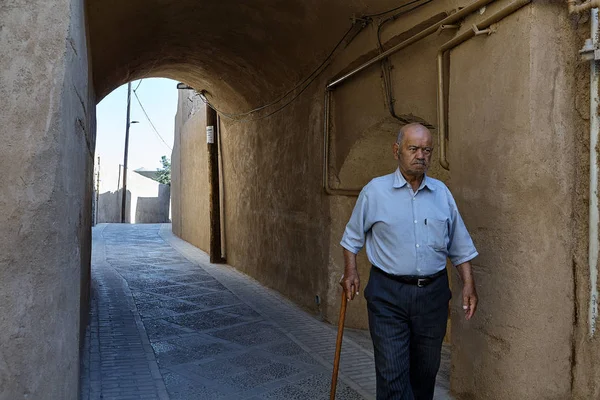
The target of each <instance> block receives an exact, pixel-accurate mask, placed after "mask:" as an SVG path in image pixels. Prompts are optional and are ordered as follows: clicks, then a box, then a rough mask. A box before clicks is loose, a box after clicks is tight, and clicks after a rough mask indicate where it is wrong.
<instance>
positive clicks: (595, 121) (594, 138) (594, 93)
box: [588, 8, 600, 337]
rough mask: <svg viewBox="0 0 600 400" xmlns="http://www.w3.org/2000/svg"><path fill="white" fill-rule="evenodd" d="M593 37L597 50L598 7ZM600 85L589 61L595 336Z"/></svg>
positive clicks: (592, 316)
mask: <svg viewBox="0 0 600 400" xmlns="http://www.w3.org/2000/svg"><path fill="white" fill-rule="evenodd" d="M590 19H591V22H590V25H591V35H592V44H593V48H594V49H596V48H598V44H599V41H600V40H599V37H598V36H599V34H600V32H599V31H598V8H592V9H591V15H590ZM599 84H600V68H599V66H598V61H596V60H595V59H594V58H593V59H592V60H591V61H590V209H589V223H588V226H589V250H588V264H589V270H590V304H589V316H588V323H589V330H590V332H589V334H590V337H593V336H594V334H595V333H596V319H597V317H598V250H599V247H600V243H599V238H598V224H599V223H600V215H599V213H598V131H599V130H600V116H599V115H598V106H600V99H599V98H598V89H599Z"/></svg>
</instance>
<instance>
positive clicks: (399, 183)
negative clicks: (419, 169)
mask: <svg viewBox="0 0 600 400" xmlns="http://www.w3.org/2000/svg"><path fill="white" fill-rule="evenodd" d="M407 183H408V182H406V179H404V175H402V173H401V172H400V168H396V172H395V173H394V186H393V187H394V189H399V188H401V187H404V186H405V185H406V184H407ZM432 183H433V182H432V181H431V179H430V178H429V177H428V176H427V174H425V176H424V177H423V181H422V182H421V186H419V190H421V189H423V188H425V187H427V188H428V189H429V190H435V186H434V185H433V184H432Z"/></svg>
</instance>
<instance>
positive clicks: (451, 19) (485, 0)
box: [323, 0, 495, 196]
mask: <svg viewBox="0 0 600 400" xmlns="http://www.w3.org/2000/svg"><path fill="white" fill-rule="evenodd" d="M493 1H495V0H476V1H474V2H473V3H471V4H469V5H468V6H466V7H464V8H461V9H460V10H458V11H457V12H455V13H454V14H452V15H450V16H448V17H446V18H444V19H443V20H441V21H439V22H437V23H435V24H433V25H431V26H429V27H427V28H425V29H423V30H422V31H421V32H419V33H417V34H415V35H413V36H411V37H410V38H408V39H406V40H405V41H403V42H401V43H399V44H397V45H396V46H394V47H392V48H390V49H388V50H387V51H385V52H383V53H381V54H379V55H377V56H376V57H374V58H372V59H371V60H369V61H367V62H365V63H364V64H362V65H360V66H358V67H357V68H355V69H353V70H352V71H350V72H348V73H346V74H344V75H343V76H341V77H340V78H338V79H335V80H333V81H332V82H330V83H329V84H327V85H326V88H325V105H324V114H323V119H324V121H325V122H324V128H323V188H324V190H325V193H326V194H328V195H338V196H358V194H359V193H360V189H333V188H331V187H330V186H329V147H330V143H329V120H330V115H329V113H330V102H331V92H332V90H333V89H334V88H335V87H336V86H339V85H340V84H341V83H343V82H344V81H345V80H347V79H349V78H350V77H352V76H354V75H356V74H357V73H359V72H360V71H362V70H364V69H366V68H368V67H370V66H371V65H373V64H375V63H376V62H378V61H381V60H382V59H384V58H386V57H389V56H390V55H392V54H394V53H396V52H398V51H400V50H402V49H404V48H406V47H408V46H410V45H411V44H414V43H416V42H418V41H419V40H421V39H424V38H426V37H427V36H429V35H431V34H433V33H435V32H437V31H438V29H439V28H440V27H441V26H446V25H452V24H454V23H455V22H458V21H459V20H461V19H463V18H464V17H466V16H467V15H469V14H471V13H472V12H474V11H477V10H478V9H480V8H481V7H484V6H486V5H488V4H489V3H491V2H493Z"/></svg>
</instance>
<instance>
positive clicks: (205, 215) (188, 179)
mask: <svg viewBox="0 0 600 400" xmlns="http://www.w3.org/2000/svg"><path fill="white" fill-rule="evenodd" d="M187 92H188V91H184V90H181V91H180V92H179V103H178V107H177V115H176V117H175V118H176V120H177V121H178V122H176V125H175V144H174V147H173V154H172V158H171V168H172V170H171V181H172V183H171V185H172V196H173V200H172V203H173V206H172V207H173V233H175V234H176V235H177V236H179V237H181V238H183V239H185V240H186V241H188V242H190V243H191V244H193V245H194V246H196V247H198V248H199V249H202V250H204V251H206V252H208V251H209V246H210V231H209V229H208V226H209V217H210V215H209V199H208V190H209V187H208V153H207V147H206V146H207V145H206V109H205V107H204V104H203V103H202V104H200V103H199V99H198V98H196V99H195V101H196V102H195V103H193V104H192V103H191V101H190V100H188V98H187Z"/></svg>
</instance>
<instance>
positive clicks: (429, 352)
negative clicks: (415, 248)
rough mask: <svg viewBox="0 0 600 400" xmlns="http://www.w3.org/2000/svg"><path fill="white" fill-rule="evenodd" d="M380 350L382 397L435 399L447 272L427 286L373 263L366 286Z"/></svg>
mask: <svg viewBox="0 0 600 400" xmlns="http://www.w3.org/2000/svg"><path fill="white" fill-rule="evenodd" d="M364 294H365V298H366V299H367V307H368V311H369V329H370V331H371V338H372V339H373V348H374V352H375V368H376V372H377V400H431V399H433V391H434V388H435V377H436V375H437V372H438V369H439V368H440V356H441V350H442V341H443V340H444V335H445V333H446V323H447V320H448V301H449V300H450V298H451V296H452V294H451V292H450V288H449V287H448V277H447V275H446V274H444V275H442V276H440V277H438V278H437V279H435V280H434V281H433V282H432V283H430V284H429V285H427V286H425V287H418V286H417V285H411V284H406V283H401V282H399V281H397V280H394V279H392V278H390V277H389V276H387V275H385V274H384V273H383V272H382V271H381V270H379V269H378V268H376V267H373V268H371V276H370V278H369V283H368V284H367V287H366V288H365V291H364Z"/></svg>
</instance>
